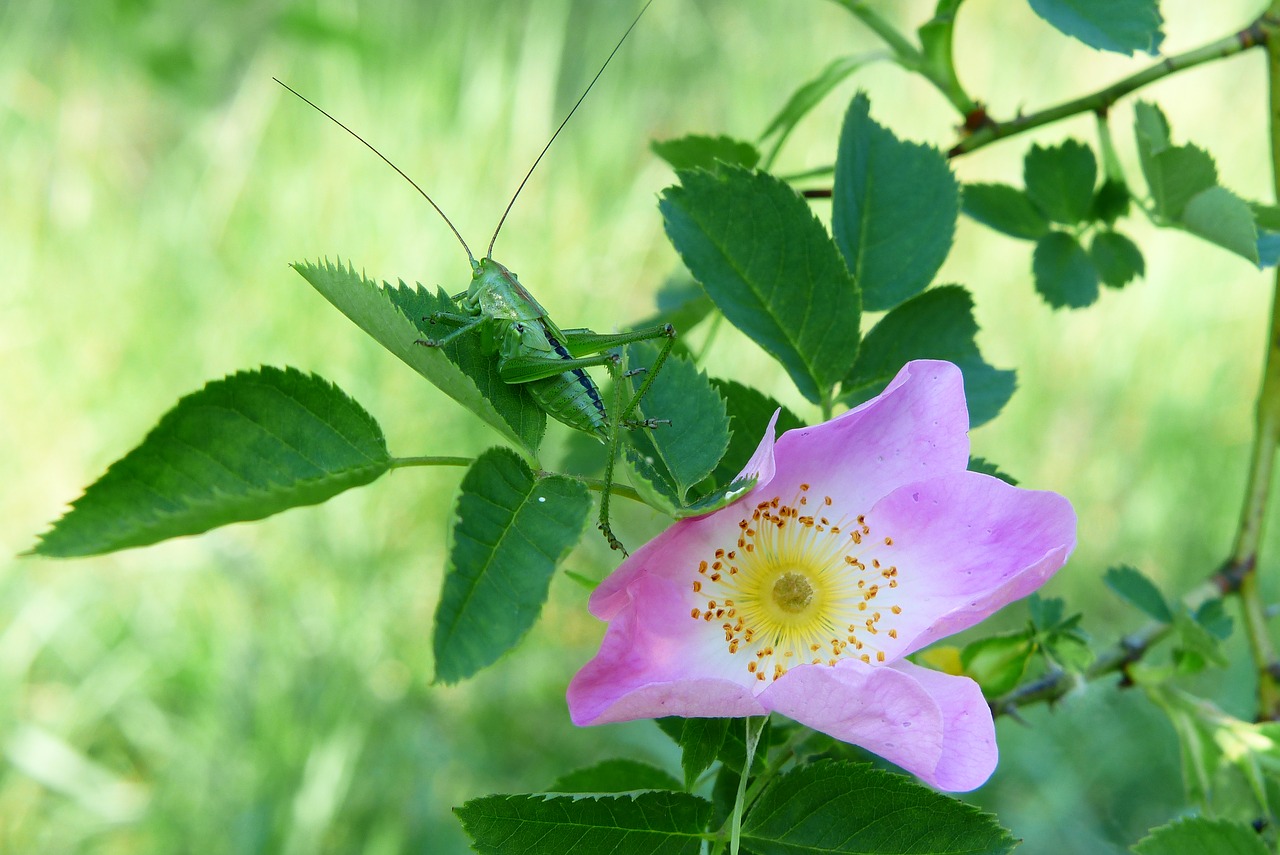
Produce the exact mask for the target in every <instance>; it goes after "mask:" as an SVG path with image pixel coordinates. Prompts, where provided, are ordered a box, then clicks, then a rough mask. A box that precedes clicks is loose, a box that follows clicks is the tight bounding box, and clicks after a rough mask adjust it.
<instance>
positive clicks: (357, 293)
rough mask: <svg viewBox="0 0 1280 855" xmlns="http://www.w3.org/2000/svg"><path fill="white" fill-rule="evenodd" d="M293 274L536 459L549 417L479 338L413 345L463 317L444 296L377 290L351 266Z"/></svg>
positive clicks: (303, 268)
mask: <svg viewBox="0 0 1280 855" xmlns="http://www.w3.org/2000/svg"><path fill="white" fill-rule="evenodd" d="M293 267H294V269H295V270H297V271H298V273H300V274H301V275H302V277H303V278H304V279H306V280H307V281H308V282H309V283H311V285H312V287H314V288H315V289H316V290H317V291H319V292H320V293H321V294H322V295H323V296H324V298H325V299H326V300H328V301H329V302H330V303H332V304H333V305H334V306H336V307H337V308H338V310H339V311H341V312H342V313H343V314H344V315H346V316H347V317H348V318H350V319H351V320H352V321H354V322H355V324H356V325H357V326H358V327H360V328H361V329H362V330H364V331H365V332H367V333H368V334H369V335H371V336H373V338H374V339H376V340H377V341H378V343H379V344H381V345H382V346H383V347H385V348H386V349H387V350H389V351H391V352H392V353H394V354H395V355H396V356H398V357H400V359H401V360H403V361H404V362H405V363H407V364H408V365H409V367H411V368H413V369H414V370H415V371H417V372H418V373H419V374H421V375H422V376H423V377H425V378H427V379H428V380H430V381H431V382H432V383H433V384H435V385H436V387H438V388H439V389H440V390H441V391H443V392H444V393H445V394H446V395H448V396H449V397H451V398H453V399H454V400H455V401H457V402H458V403H460V404H462V405H463V406H464V407H466V408H467V409H469V410H471V411H472V412H473V413H475V414H476V415H478V416H479V417H480V418H481V419H483V420H484V421H485V422H487V423H488V424H489V425H490V426H492V427H493V428H494V429H495V430H497V431H498V433H500V434H502V435H503V436H504V437H506V438H507V439H509V440H511V441H512V442H513V443H515V444H516V445H517V446H518V447H519V448H520V449H521V450H522V451H523V453H524V454H525V455H526V457H528V458H529V459H530V460H536V458H537V452H538V446H539V444H540V443H541V441H542V434H543V431H544V430H545V429H546V423H547V420H546V415H545V414H544V413H543V411H542V409H541V408H540V407H539V406H538V405H537V404H536V403H535V402H534V401H533V398H532V397H531V396H530V395H529V393H528V391H527V390H525V389H523V388H521V387H520V386H519V385H517V384H508V383H503V382H502V380H501V378H499V376H498V369H497V364H496V363H495V361H494V360H493V358H492V356H490V355H486V354H484V353H482V352H480V347H479V336H477V335H464V336H459V337H458V339H457V340H455V341H454V342H453V343H451V344H450V345H448V346H446V347H443V348H435V347H422V346H421V345H417V344H414V342H415V341H417V340H418V339H421V338H424V337H426V336H427V335H428V334H435V333H434V332H432V333H427V332H425V331H424V328H426V329H429V327H426V326H425V324H424V322H423V321H422V318H423V317H424V316H426V315H429V314H431V313H432V312H435V311H451V312H452V311H457V307H456V306H455V305H454V304H453V302H452V301H451V300H450V299H449V298H448V296H447V295H446V294H445V293H444V292H443V291H437V292H436V293H435V294H432V293H431V292H429V291H427V290H426V289H424V288H423V287H422V286H421V285H419V286H417V287H416V288H410V287H409V286H407V285H405V284H404V283H401V284H400V286H399V287H398V288H397V287H392V286H385V287H378V285H377V284H376V283H374V282H373V281H371V280H369V279H366V278H365V277H364V276H362V275H360V274H358V273H356V271H355V269H354V268H352V267H351V266H349V265H348V266H343V264H342V263H341V262H339V263H338V264H337V265H334V264H331V263H329V262H328V261H326V262H324V263H323V264H311V263H302V264H295V265H294V266H293Z"/></svg>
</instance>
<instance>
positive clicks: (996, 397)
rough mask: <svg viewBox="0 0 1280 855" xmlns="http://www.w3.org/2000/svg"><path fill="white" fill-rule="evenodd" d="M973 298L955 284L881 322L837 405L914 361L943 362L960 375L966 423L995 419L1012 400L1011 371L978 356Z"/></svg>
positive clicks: (863, 396) (864, 395)
mask: <svg viewBox="0 0 1280 855" xmlns="http://www.w3.org/2000/svg"><path fill="white" fill-rule="evenodd" d="M977 333H978V324H977V322H976V321H974V319H973V298H972V297H971V296H970V294H969V292H968V291H966V290H965V289H964V288H962V287H960V286H959V285H944V286H941V287H938V288H931V289H930V290H928V291H925V292H924V293H923V294H921V295H920V296H918V297H914V298H912V299H911V300H908V301H907V302H905V303H903V304H902V305H900V306H898V307H897V308H895V309H893V310H892V311H891V312H889V313H888V314H887V315H885V316H884V317H883V318H881V319H880V322H879V323H878V324H876V325H875V327H874V328H872V330H871V332H869V333H867V338H866V340H865V341H864V342H863V343H862V349H861V351H860V352H859V354H858V361H857V362H856V363H854V366H853V369H852V370H851V371H850V372H849V374H848V375H847V376H846V377H845V378H844V382H843V384H842V385H841V396H840V400H842V401H844V402H845V403H846V404H848V405H849V406H851V407H852V406H856V405H857V404H860V403H862V402H863V401H867V400H870V399H871V398H873V397H875V396H876V395H878V394H880V392H882V391H883V390H884V387H885V386H887V385H888V384H889V381H890V380H892V379H893V378H894V376H896V375H897V373H898V371H899V370H900V369H901V368H902V366H903V365H905V364H907V363H908V362H910V361H911V360H913V359H945V360H948V361H949V362H954V363H955V364H956V365H958V366H960V370H961V371H962V372H963V373H964V390H965V398H966V399H967V400H968V403H969V422H970V424H971V425H972V426H974V427H977V426H978V425H980V424H984V423H986V422H987V421H990V420H991V419H993V418H995V416H996V414H997V413H999V412H1000V410H1001V408H1003V407H1004V405H1005V404H1006V403H1008V401H1009V398H1010V397H1011V396H1012V395H1013V390H1014V386H1015V385H1016V384H1015V378H1014V373H1013V372H1012V371H1001V370H999V369H996V368H993V367H991V366H990V365H988V364H987V363H986V361H985V360H984V359H983V358H982V354H981V353H979V352H978V345H977V344H976V342H975V340H974V337H975V336H976V335H977Z"/></svg>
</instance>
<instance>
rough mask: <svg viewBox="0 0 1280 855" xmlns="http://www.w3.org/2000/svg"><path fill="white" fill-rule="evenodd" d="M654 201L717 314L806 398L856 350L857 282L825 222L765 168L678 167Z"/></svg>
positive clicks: (821, 390) (836, 375) (825, 389)
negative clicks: (675, 180)
mask: <svg viewBox="0 0 1280 855" xmlns="http://www.w3.org/2000/svg"><path fill="white" fill-rule="evenodd" d="M680 180H681V182H682V186H680V187H669V188H667V189H666V190H665V191H663V194H662V201H661V203H660V204H659V207H660V208H661V210H662V215H663V218H664V220H665V222H666V230H667V236H668V237H669V238H670V239H671V243H672V244H673V245H674V246H675V248H676V250H677V251H678V252H679V253H680V255H681V257H682V258H683V259H684V263H685V265H686V266H687V267H688V268H689V270H690V271H691V272H692V273H693V275H694V276H695V277H696V278H697V279H698V281H699V282H701V283H702V286H703V288H705V289H706V291H707V294H708V295H710V297H711V299H712V300H713V301H715V303H716V305H717V306H719V307H720V310H721V311H722V312H724V316H725V317H726V318H727V319H728V320H729V322H730V323H732V324H733V325H734V326H736V327H738V328H739V329H740V330H742V331H743V332H744V333H746V334H747V335H748V336H750V337H751V338H752V339H753V340H754V341H755V342H756V343H757V344H759V345H760V346H761V347H763V348H764V349H765V350H766V351H768V352H769V354H770V355H772V356H773V357H774V358H775V359H777V360H778V361H779V362H780V363H782V365H783V367H785V368H786V369H787V372H788V374H790V375H791V379H792V381H793V382H794V383H795V384H796V387H797V388H798V389H799V390H800V393H801V394H802V395H804V396H805V397H806V398H807V399H809V400H810V401H813V402H818V401H821V400H822V399H823V398H824V397H826V396H828V395H829V394H830V391H831V388H832V387H833V386H834V385H835V383H836V382H837V381H838V380H839V379H840V378H841V377H843V376H844V374H845V372H846V371H848V369H849V366H850V365H852V364H853V360H854V359H855V358H856V357H857V354H858V324H859V320H860V317H861V308H860V304H859V297H858V286H857V284H856V283H855V282H854V280H853V278H852V277H851V276H850V275H849V271H848V270H847V269H846V268H845V265H844V261H843V259H841V257H840V254H839V253H838V252H837V251H836V249H835V247H834V246H832V244H831V241H830V239H829V238H828V237H827V234H826V232H825V231H824V230H823V228H822V224H821V223H819V222H818V220H817V218H816V217H814V215H813V211H812V210H810V208H809V206H808V205H807V204H805V202H804V200H803V199H801V198H800V196H799V195H797V194H796V192H795V191H794V190H793V189H792V188H791V187H789V186H788V185H786V184H784V183H783V182H781V181H779V180H778V179H776V178H774V177H773V176H770V175H763V174H753V173H750V172H746V171H744V170H740V169H732V168H726V169H725V170H724V171H722V172H721V173H718V174H715V175H713V174H711V173H709V172H697V171H695V172H682V173H681V174H680Z"/></svg>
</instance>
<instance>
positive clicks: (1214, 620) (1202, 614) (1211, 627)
mask: <svg viewBox="0 0 1280 855" xmlns="http://www.w3.org/2000/svg"><path fill="white" fill-rule="evenodd" d="M1192 617H1193V618H1195V622H1196V623H1198V624H1200V626H1202V627H1204V629H1205V631H1206V632H1208V633H1209V634H1210V635H1212V636H1213V637H1214V638H1216V639H1218V640H1219V641H1226V640H1227V639H1228V638H1230V637H1231V632H1232V630H1234V629H1235V620H1234V619H1233V618H1232V617H1231V615H1229V614H1227V611H1226V607H1225V606H1224V605H1223V604H1222V598H1221V597H1218V598H1216V599H1212V600H1205V601H1204V602H1203V603H1201V604H1200V608H1198V609H1196V611H1195V614H1194V615H1192Z"/></svg>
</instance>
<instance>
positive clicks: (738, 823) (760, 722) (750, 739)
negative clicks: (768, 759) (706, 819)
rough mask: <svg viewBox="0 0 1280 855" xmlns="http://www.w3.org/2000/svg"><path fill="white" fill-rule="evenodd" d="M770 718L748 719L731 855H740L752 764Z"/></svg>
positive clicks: (730, 849) (756, 717) (731, 832)
mask: <svg viewBox="0 0 1280 855" xmlns="http://www.w3.org/2000/svg"><path fill="white" fill-rule="evenodd" d="M768 720H769V716H767V715H762V716H749V717H748V718H747V721H746V724H747V737H746V742H747V757H746V760H745V761H743V764H742V777H740V778H739V779H738V797H737V798H736V799H734V801H733V819H732V824H731V825H730V827H729V855H738V845H739V843H740V838H741V837H742V810H743V806H744V805H745V804H746V800H747V779H748V778H750V777H751V764H752V762H754V760H755V757H756V746H757V745H758V744H759V743H760V734H761V733H763V732H764V725H765V722H767V721H768Z"/></svg>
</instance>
